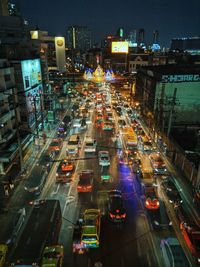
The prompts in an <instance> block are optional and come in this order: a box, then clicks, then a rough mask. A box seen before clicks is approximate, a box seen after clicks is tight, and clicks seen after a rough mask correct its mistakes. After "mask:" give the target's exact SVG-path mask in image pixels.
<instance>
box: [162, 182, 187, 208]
mask: <svg viewBox="0 0 200 267" xmlns="http://www.w3.org/2000/svg"><path fill="white" fill-rule="evenodd" d="M161 186H162V188H163V189H164V191H165V193H166V195H167V197H168V199H169V202H170V203H172V204H173V205H174V206H179V205H181V204H182V203H183V199H182V197H181V194H180V192H181V189H180V188H178V186H177V185H176V183H175V181H174V179H173V178H172V177H167V178H166V179H164V180H163V181H162V184H161Z"/></svg>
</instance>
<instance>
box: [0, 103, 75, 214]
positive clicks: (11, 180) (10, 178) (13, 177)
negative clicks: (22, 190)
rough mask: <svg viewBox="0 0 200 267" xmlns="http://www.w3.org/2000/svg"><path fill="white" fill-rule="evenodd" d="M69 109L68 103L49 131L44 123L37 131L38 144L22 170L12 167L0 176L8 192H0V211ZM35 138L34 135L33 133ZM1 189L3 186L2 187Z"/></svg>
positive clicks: (53, 135) (28, 171)
mask: <svg viewBox="0 0 200 267" xmlns="http://www.w3.org/2000/svg"><path fill="white" fill-rule="evenodd" d="M69 109H70V103H69V106H68V109H65V110H63V112H62V113H61V114H60V116H59V120H56V121H55V123H51V127H50V129H49V126H48V125H49V123H44V130H43V131H39V144H38V145H36V144H33V146H34V150H33V153H32V154H31V156H30V157H29V158H28V160H27V161H26V162H25V163H24V166H23V168H24V170H23V171H21V170H20V166H19V165H14V166H13V167H12V168H11V170H10V171H9V172H8V173H7V174H6V175H1V176H0V182H3V181H7V182H6V185H8V190H7V189H6V191H5V192H3V191H2V190H1V191H2V192H0V199H1V205H0V210H2V211H4V209H5V208H6V206H7V205H8V204H9V201H10V199H11V197H12V195H13V194H14V192H15V190H16V189H17V187H18V185H19V184H20V182H21V180H23V179H25V178H26V177H27V176H28V175H29V174H30V173H31V171H32V169H33V168H34V166H35V164H36V163H37V161H38V160H39V158H40V156H41V154H42V153H43V151H44V150H45V149H47V148H48V147H49V144H50V143H51V140H52V138H54V137H55V133H56V131H57V127H58V125H59V123H60V121H61V120H62V118H63V117H64V116H65V115H66V113H67V112H68V110H69ZM44 134H45V135H46V141H45V142H44ZM34 135H35V136H36V133H34ZM2 189H4V188H3V186H2Z"/></svg>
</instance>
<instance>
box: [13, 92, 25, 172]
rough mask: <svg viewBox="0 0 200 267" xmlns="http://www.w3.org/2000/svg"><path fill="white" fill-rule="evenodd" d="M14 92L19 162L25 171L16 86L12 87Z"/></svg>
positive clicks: (21, 168)
mask: <svg viewBox="0 0 200 267" xmlns="http://www.w3.org/2000/svg"><path fill="white" fill-rule="evenodd" d="M12 94H13V104H14V112H15V122H16V133H17V144H18V148H19V162H20V170H21V171H23V167H24V166H23V165H24V162H23V154H22V143H21V138H20V132H19V127H20V126H19V118H18V112H17V107H18V103H17V101H16V95H17V94H15V91H14V88H13V89H12Z"/></svg>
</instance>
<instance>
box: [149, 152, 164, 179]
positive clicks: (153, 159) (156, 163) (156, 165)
mask: <svg viewBox="0 0 200 267" xmlns="http://www.w3.org/2000/svg"><path fill="white" fill-rule="evenodd" d="M149 159H150V163H151V166H152V169H153V173H154V174H155V175H156V174H157V175H166V174H167V168H166V165H165V162H164V161H163V159H162V157H161V154H160V153H159V152H153V153H151V154H150V155H149Z"/></svg>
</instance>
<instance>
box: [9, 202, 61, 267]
mask: <svg viewBox="0 0 200 267" xmlns="http://www.w3.org/2000/svg"><path fill="white" fill-rule="evenodd" d="M31 204H32V205H31V208H30V211H29V213H28V214H27V219H26V222H25V224H24V228H23V229H22V232H21V234H20V236H19V237H17V238H16V241H15V245H14V246H13V247H12V248H11V251H10V253H9V255H8V266H16V267H17V266H26V267H31V266H35V267H38V266H39V264H40V261H41V257H42V253H43V251H44V249H45V247H46V246H52V245H57V244H58V238H59V233H60V228H61V223H62V213H61V207H60V202H59V200H53V199H52V200H37V201H35V202H32V203H31Z"/></svg>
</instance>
